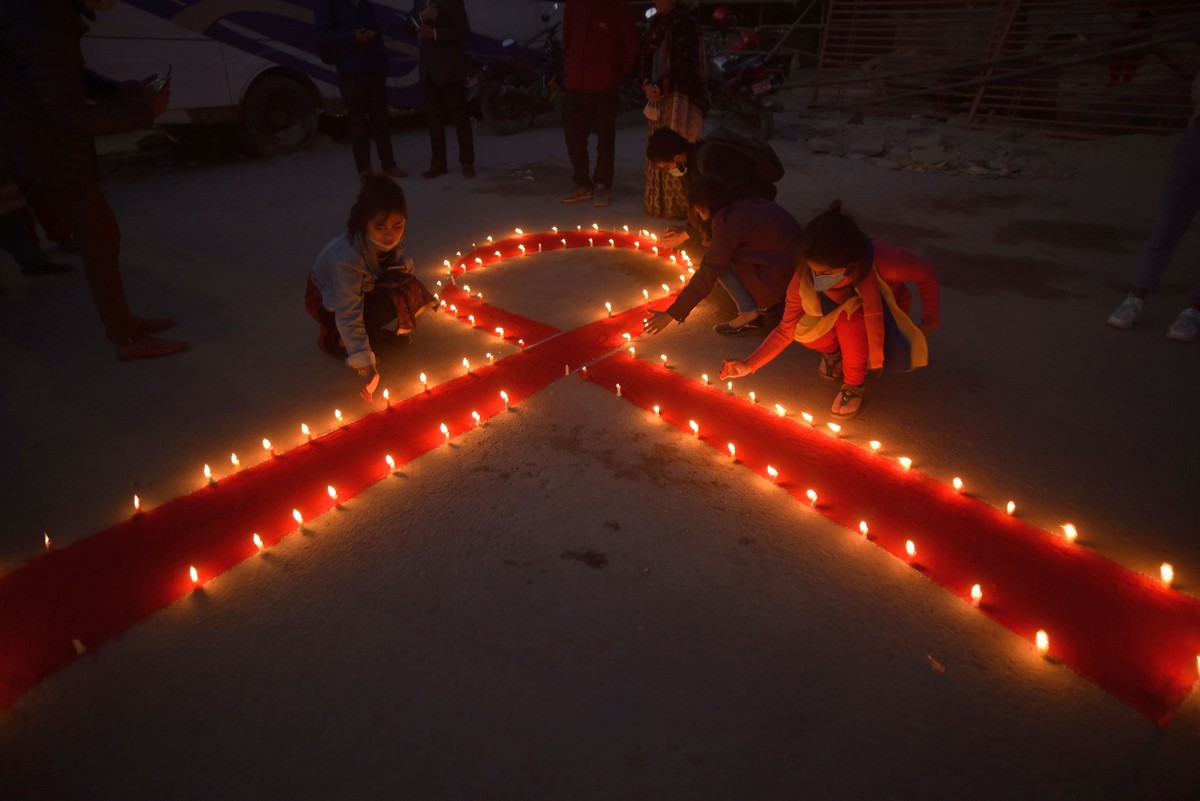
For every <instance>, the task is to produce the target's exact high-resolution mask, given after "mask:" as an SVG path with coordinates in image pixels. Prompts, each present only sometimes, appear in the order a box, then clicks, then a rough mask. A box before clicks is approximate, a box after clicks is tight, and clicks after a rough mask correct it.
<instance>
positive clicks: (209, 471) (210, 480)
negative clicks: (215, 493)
mask: <svg viewBox="0 0 1200 801" xmlns="http://www.w3.org/2000/svg"><path fill="white" fill-rule="evenodd" d="M204 480H205V481H207V482H208V483H209V484H212V483H213V477H212V468H211V467H209V466H208V465H204Z"/></svg>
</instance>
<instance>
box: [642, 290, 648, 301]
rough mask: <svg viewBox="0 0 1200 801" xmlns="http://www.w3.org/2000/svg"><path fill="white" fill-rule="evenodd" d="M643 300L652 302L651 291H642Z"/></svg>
mask: <svg viewBox="0 0 1200 801" xmlns="http://www.w3.org/2000/svg"><path fill="white" fill-rule="evenodd" d="M642 298H643V299H644V300H650V290H649V289H643V290H642Z"/></svg>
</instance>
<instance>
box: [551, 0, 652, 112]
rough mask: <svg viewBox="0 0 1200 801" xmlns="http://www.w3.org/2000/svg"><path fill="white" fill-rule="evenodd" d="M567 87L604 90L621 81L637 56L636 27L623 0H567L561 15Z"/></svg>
mask: <svg viewBox="0 0 1200 801" xmlns="http://www.w3.org/2000/svg"><path fill="white" fill-rule="evenodd" d="M563 47H564V48H565V49H566V51H567V67H566V80H567V89H568V90H569V91H572V92H607V91H611V90H613V89H616V88H617V87H618V86H620V84H621V79H622V78H624V77H625V76H626V75H627V74H629V71H630V70H631V69H633V64H634V62H635V61H636V60H637V55H638V34H637V26H636V25H635V24H634V18H633V10H632V9H631V8H630V7H629V3H628V2H627V1H626V0H567V10H566V13H565V14H564V15H563Z"/></svg>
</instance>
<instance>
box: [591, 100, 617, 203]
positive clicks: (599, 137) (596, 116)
mask: <svg viewBox="0 0 1200 801" xmlns="http://www.w3.org/2000/svg"><path fill="white" fill-rule="evenodd" d="M589 100H590V101H591V102H590V105H591V109H590V111H591V114H590V117H591V126H592V130H593V131H595V132H596V171H595V173H593V175H592V182H593V185H594V186H595V190H594V191H595V200H594V205H596V206H607V205H608V204H609V203H610V202H611V201H610V194H609V193H610V190H611V189H612V181H613V172H614V164H615V161H616V148H617V90H615V89H613V90H612V91H609V92H596V93H594V94H592V95H589Z"/></svg>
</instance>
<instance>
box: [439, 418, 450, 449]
mask: <svg viewBox="0 0 1200 801" xmlns="http://www.w3.org/2000/svg"><path fill="white" fill-rule="evenodd" d="M441 429H442V436H443V437H445V438H446V444H447V445H449V444H450V429H449V428H447V427H446V424H445V423H442V425H441Z"/></svg>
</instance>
